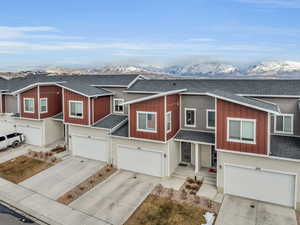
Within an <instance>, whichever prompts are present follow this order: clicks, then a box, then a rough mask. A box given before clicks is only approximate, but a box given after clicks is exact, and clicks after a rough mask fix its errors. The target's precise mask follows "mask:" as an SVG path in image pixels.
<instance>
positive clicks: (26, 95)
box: [20, 87, 38, 119]
mask: <svg viewBox="0 0 300 225" xmlns="http://www.w3.org/2000/svg"><path fill="white" fill-rule="evenodd" d="M24 98H33V99H34V113H25V112H24ZM20 106H21V107H20V112H21V117H24V118H31V119H38V88H37V87H35V88H32V89H30V90H28V91H24V92H23V93H21V94H20Z"/></svg>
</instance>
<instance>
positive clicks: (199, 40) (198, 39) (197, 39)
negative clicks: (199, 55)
mask: <svg viewBox="0 0 300 225" xmlns="http://www.w3.org/2000/svg"><path fill="white" fill-rule="evenodd" d="M187 41H195V42H211V41H216V40H215V39H213V38H190V39H187Z"/></svg>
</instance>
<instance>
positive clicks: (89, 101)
mask: <svg viewBox="0 0 300 225" xmlns="http://www.w3.org/2000/svg"><path fill="white" fill-rule="evenodd" d="M88 108H89V110H88V115H89V125H92V118H91V98H88ZM82 115H83V109H82Z"/></svg>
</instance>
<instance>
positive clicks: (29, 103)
mask: <svg viewBox="0 0 300 225" xmlns="http://www.w3.org/2000/svg"><path fill="white" fill-rule="evenodd" d="M24 112H26V113H34V99H33V98H24Z"/></svg>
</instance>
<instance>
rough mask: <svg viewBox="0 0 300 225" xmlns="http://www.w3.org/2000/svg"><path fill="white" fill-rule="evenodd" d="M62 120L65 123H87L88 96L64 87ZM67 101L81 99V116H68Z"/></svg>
mask: <svg viewBox="0 0 300 225" xmlns="http://www.w3.org/2000/svg"><path fill="white" fill-rule="evenodd" d="M63 91H64V120H65V122H66V123H74V124H81V125H89V106H88V97H85V96H82V95H79V94H76V93H74V92H72V91H69V90H66V89H64V90H63ZM69 101H83V118H82V119H81V118H70V117H69Z"/></svg>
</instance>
